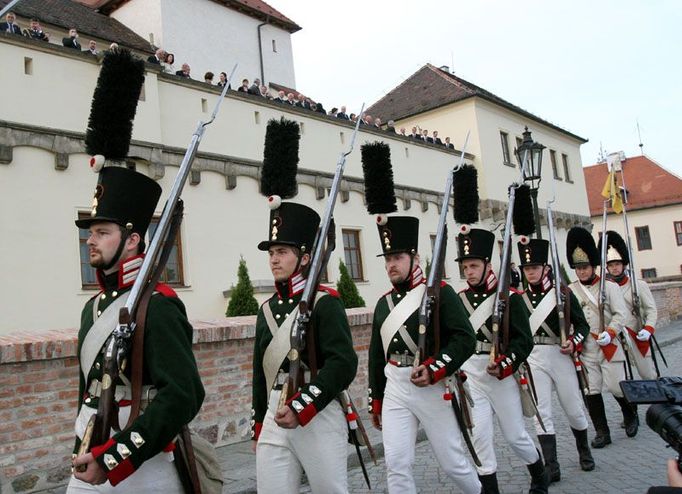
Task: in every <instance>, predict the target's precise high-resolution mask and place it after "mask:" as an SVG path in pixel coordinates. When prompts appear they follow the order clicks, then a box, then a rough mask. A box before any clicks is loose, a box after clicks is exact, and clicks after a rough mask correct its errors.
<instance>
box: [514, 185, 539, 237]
mask: <svg viewBox="0 0 682 494" xmlns="http://www.w3.org/2000/svg"><path fill="white" fill-rule="evenodd" d="M512 223H513V224H514V233H515V234H516V235H530V234H532V233H534V232H535V218H534V216H533V203H532V202H531V199H530V187H529V186H528V185H526V184H523V185H521V186H519V187H517V188H516V196H515V197H514V214H513V216H512Z"/></svg>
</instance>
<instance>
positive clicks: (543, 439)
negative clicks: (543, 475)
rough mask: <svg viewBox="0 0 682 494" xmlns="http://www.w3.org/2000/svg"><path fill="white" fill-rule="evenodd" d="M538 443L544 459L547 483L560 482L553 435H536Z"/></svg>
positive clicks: (559, 470)
mask: <svg viewBox="0 0 682 494" xmlns="http://www.w3.org/2000/svg"><path fill="white" fill-rule="evenodd" d="M538 441H540V447H541V448H542V456H543V457H544V458H545V467H546V468H547V472H548V474H549V481H550V482H559V481H560V480H561V469H560V468H559V462H558V461H557V458H556V436H555V435H554V434H538Z"/></svg>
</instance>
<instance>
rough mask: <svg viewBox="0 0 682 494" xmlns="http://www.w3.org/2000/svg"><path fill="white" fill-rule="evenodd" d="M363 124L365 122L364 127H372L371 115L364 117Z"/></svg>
mask: <svg viewBox="0 0 682 494" xmlns="http://www.w3.org/2000/svg"><path fill="white" fill-rule="evenodd" d="M363 122H365V125H369V126H370V127H371V126H373V125H374V119H373V118H372V115H369V114H368V115H365V118H364V119H363Z"/></svg>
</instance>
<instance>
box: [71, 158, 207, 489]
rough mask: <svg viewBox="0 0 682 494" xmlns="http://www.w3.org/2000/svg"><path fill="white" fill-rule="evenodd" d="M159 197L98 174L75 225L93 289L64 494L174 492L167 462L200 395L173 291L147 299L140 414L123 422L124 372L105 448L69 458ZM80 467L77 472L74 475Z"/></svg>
mask: <svg viewBox="0 0 682 494" xmlns="http://www.w3.org/2000/svg"><path fill="white" fill-rule="evenodd" d="M160 194H161V188H160V187H159V185H158V184H157V183H156V182H155V181H154V180H152V179H150V178H148V177H146V176H145V175H142V174H140V173H137V172H135V171H132V170H129V169H127V168H120V167H114V166H112V167H105V168H104V169H103V170H102V171H101V172H100V180H99V184H98V187H97V191H96V197H97V202H96V205H95V206H94V207H93V210H92V215H91V217H89V218H86V219H80V220H78V221H76V225H77V226H78V227H79V228H85V229H88V231H89V237H88V240H87V246H88V252H89V256H90V264H91V265H92V266H93V267H95V268H97V281H98V284H99V287H100V291H99V292H98V293H97V295H95V296H94V297H93V298H91V299H90V300H89V301H88V302H87V303H86V304H85V307H84V309H83V312H82V315H81V327H80V331H79V333H78V355H79V359H80V364H81V367H80V373H79V394H78V396H79V403H78V418H77V420H76V436H77V437H76V444H75V448H74V460H73V463H74V466H76V467H78V466H79V465H80V466H81V467H80V468H75V469H74V476H73V477H72V478H71V481H70V482H69V486H68V488H67V492H68V493H69V494H71V493H81V492H109V491H110V490H111V489H112V486H116V489H115V491H116V492H118V491H121V492H166V493H169V492H178V493H180V492H183V490H182V484H181V482H180V479H179V476H178V473H177V471H176V469H175V466H174V464H173V461H172V460H173V453H172V451H173V449H174V447H175V444H174V442H175V438H176V436H177V435H178V433H179V432H180V429H181V427H182V426H183V425H185V424H187V423H189V422H190V421H191V420H192V418H193V417H194V416H195V415H196V414H197V412H198V411H199V408H200V407H201V403H202V402H203V399H204V389H203V386H202V384H201V379H200V378H199V373H198V371H197V365H196V362H195V360H194V355H193V353H192V326H191V325H190V323H189V321H188V320H187V316H186V313H185V308H184V305H183V304H182V302H181V301H180V300H179V299H178V298H177V295H176V294H175V292H174V291H173V290H172V289H171V288H170V287H168V286H167V285H163V284H159V285H157V287H156V292H157V293H156V294H155V295H153V296H152V297H151V300H150V303H149V309H148V311H147V322H146V327H145V331H144V354H143V355H144V356H143V388H142V409H143V413H142V414H140V415H139V416H138V417H137V418H136V419H135V420H134V421H133V422H132V424H130V425H126V424H127V422H128V418H129V414H130V404H131V401H130V400H131V387H130V380H131V375H130V369H131V366H130V365H128V366H126V368H125V372H124V373H122V375H121V378H120V380H119V382H117V383H116V384H117V387H116V402H117V404H118V409H119V412H118V423H119V424H120V426H121V428H122V429H121V430H120V431H117V432H113V431H112V436H111V438H110V439H109V440H108V441H107V442H106V443H105V444H96V445H91V448H90V452H89V453H87V454H81V455H80V456H77V455H76V453H77V452H78V450H79V447H80V442H81V439H82V438H83V434H84V432H85V428H86V425H87V423H88V420H89V419H90V417H91V416H92V415H93V414H95V413H96V412H97V406H98V401H99V397H100V394H101V392H102V387H103V384H102V360H103V353H102V344H103V342H104V339H106V337H108V335H109V334H110V333H111V331H112V330H113V329H114V328H115V327H116V323H117V322H118V308H119V307H121V305H122V304H123V303H124V301H125V299H126V298H127V294H128V292H129V290H130V288H131V287H132V285H133V283H134V282H135V278H136V277H137V274H138V272H139V269H140V267H141V265H142V261H143V254H142V252H143V251H144V240H143V239H144V236H145V232H146V230H147V227H148V225H149V222H150V221H151V218H152V215H153V213H154V209H155V207H156V204H157V201H158V199H159V196H160ZM80 469H84V471H79V470H80Z"/></svg>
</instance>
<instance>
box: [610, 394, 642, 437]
mask: <svg viewBox="0 0 682 494" xmlns="http://www.w3.org/2000/svg"><path fill="white" fill-rule="evenodd" d="M615 398H616V401H617V402H618V404H619V405H620V409H621V411H622V412H623V421H624V422H625V435H626V436H628V437H635V436H636V435H637V431H638V430H639V416H638V415H637V407H636V406H635V405H631V404H630V403H628V402H627V400H626V399H625V398H618V397H617V396H616V397H615Z"/></svg>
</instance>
